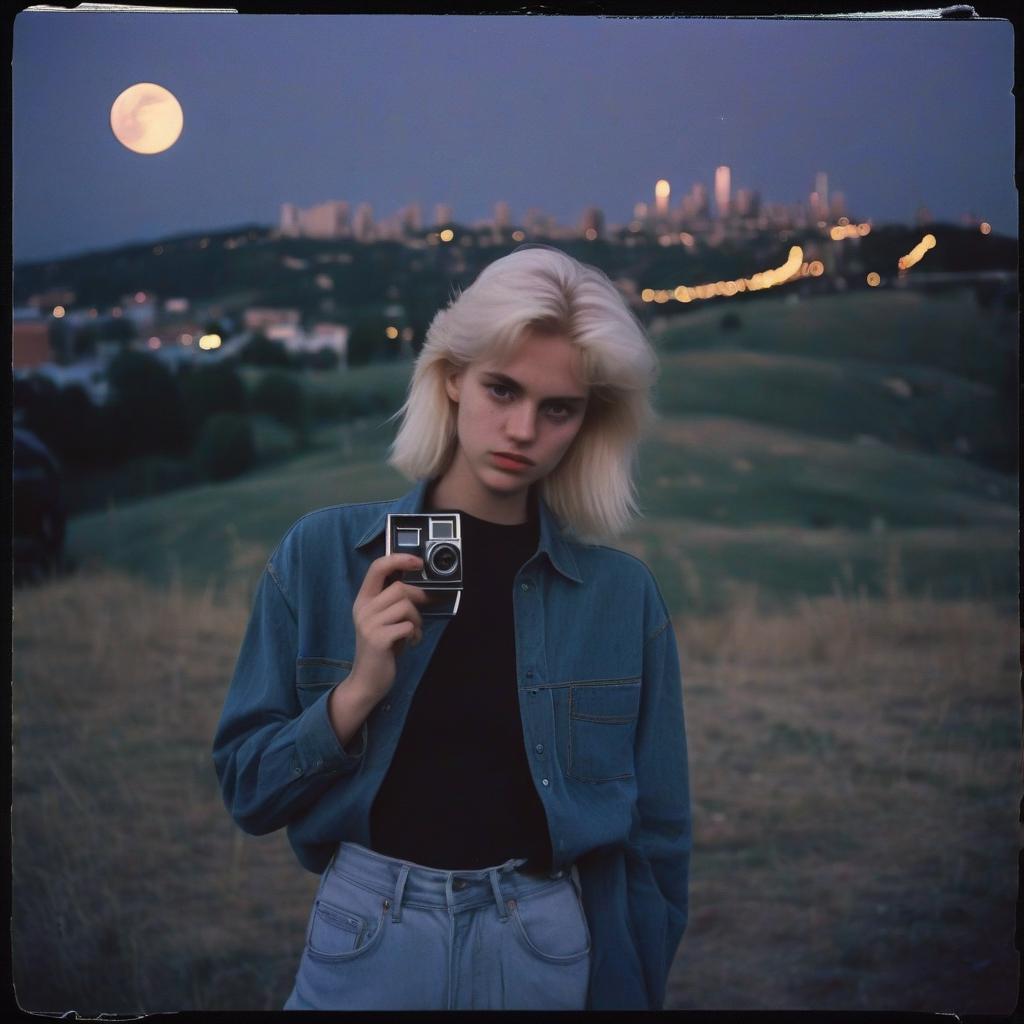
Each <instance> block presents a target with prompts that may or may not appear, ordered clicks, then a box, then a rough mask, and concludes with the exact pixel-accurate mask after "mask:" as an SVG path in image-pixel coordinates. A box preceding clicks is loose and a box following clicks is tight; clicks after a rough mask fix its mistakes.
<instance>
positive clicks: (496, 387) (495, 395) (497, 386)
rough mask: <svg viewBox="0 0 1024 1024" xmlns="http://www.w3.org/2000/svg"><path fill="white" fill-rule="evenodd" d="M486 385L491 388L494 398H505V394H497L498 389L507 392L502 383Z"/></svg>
mask: <svg viewBox="0 0 1024 1024" xmlns="http://www.w3.org/2000/svg"><path fill="white" fill-rule="evenodd" d="M488 387H489V388H490V389H491V392H492V393H493V394H494V397H495V398H505V397H506V396H505V395H499V394H497V392H498V391H505V392H508V388H507V387H505V385H504V384H489V385H488ZM509 393H511V392H509Z"/></svg>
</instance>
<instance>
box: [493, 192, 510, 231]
mask: <svg viewBox="0 0 1024 1024" xmlns="http://www.w3.org/2000/svg"><path fill="white" fill-rule="evenodd" d="M511 222H512V215H511V214H510V213H509V209H508V203H506V202H505V200H504V199H499V200H498V201H497V202H496V203H495V204H494V226H495V227H496V228H498V229H499V230H504V229H505V228H507V227H508V226H509V225H510V224H511Z"/></svg>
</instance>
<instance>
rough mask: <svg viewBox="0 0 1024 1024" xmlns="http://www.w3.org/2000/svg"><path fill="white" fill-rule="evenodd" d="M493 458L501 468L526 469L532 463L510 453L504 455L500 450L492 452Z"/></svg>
mask: <svg viewBox="0 0 1024 1024" xmlns="http://www.w3.org/2000/svg"><path fill="white" fill-rule="evenodd" d="M491 458H492V459H493V460H494V464H495V465H496V466H498V467H500V468H501V469H511V470H524V469H529V468H530V463H527V462H524V461H523V460H522V459H516V458H512V457H511V456H509V455H502V454H501V453H500V452H491Z"/></svg>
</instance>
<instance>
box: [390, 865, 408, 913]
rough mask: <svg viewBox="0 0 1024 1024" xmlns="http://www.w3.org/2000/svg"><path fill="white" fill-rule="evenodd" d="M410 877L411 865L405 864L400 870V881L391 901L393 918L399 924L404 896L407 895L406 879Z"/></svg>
mask: <svg viewBox="0 0 1024 1024" xmlns="http://www.w3.org/2000/svg"><path fill="white" fill-rule="evenodd" d="M408 877H409V865H408V864H403V865H402V869H401V870H400V871H399V872H398V883H397V884H396V885H395V898H394V899H393V900H392V901H391V920H392V921H394V923H395V924H398V922H399V921H401V920H402V897H403V896H404V895H405V880H406V879H407V878H408Z"/></svg>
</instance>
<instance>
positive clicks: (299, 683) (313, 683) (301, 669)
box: [295, 658, 352, 711]
mask: <svg viewBox="0 0 1024 1024" xmlns="http://www.w3.org/2000/svg"><path fill="white" fill-rule="evenodd" d="M351 671H352V662H351V661H346V660H344V659H336V658H298V659H296V662H295V692H296V694H297V695H298V698H299V705H300V706H301V707H302V710H303V711H305V710H306V708H308V707H309V706H310V705H311V704H314V703H316V701H317V699H318V698H319V697H320V696H322V695H323V693H324V692H325V691H327V690H329V689H331V687H333V686H335V685H336V684H337V683H340V682H341V681H342V680H343V679H347V678H348V675H349V673H350V672H351Z"/></svg>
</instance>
